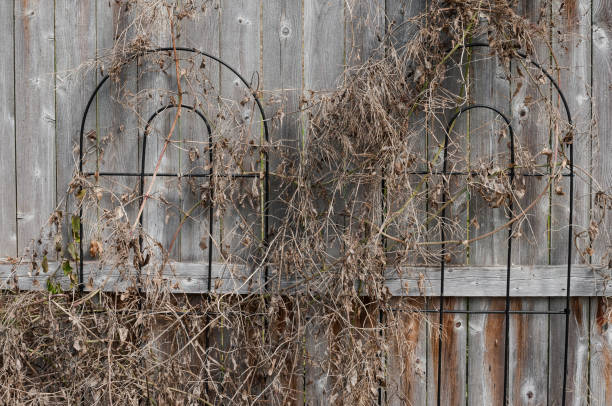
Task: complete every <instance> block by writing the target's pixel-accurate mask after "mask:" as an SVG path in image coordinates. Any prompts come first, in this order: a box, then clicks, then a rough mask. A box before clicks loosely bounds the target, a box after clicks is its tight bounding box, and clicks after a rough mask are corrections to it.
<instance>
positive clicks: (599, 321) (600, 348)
mask: <svg viewBox="0 0 612 406" xmlns="http://www.w3.org/2000/svg"><path fill="white" fill-rule="evenodd" d="M610 326H612V311H611V309H610V305H609V303H608V300H606V299H605V298H592V299H591V329H590V334H591V342H590V353H591V357H590V369H589V372H590V374H589V389H590V391H589V404H590V405H592V406H604V405H606V406H607V405H609V404H612V328H610Z"/></svg>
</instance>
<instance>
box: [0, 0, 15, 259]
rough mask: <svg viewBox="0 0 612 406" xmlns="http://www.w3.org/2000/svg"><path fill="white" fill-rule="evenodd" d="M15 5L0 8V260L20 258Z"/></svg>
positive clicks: (4, 4) (7, 2) (9, 3)
mask: <svg viewBox="0 0 612 406" xmlns="http://www.w3.org/2000/svg"><path fill="white" fill-rule="evenodd" d="M14 17H15V15H14V2H12V1H5V2H2V4H0V37H1V38H4V41H5V46H3V47H2V49H0V142H1V143H2V148H0V173H2V176H1V177H0V190H2V193H0V224H2V233H0V257H6V256H11V257H14V256H17V200H16V196H15V188H16V179H15V75H14V74H15V72H14V70H15V66H14V65H13V63H14V61H15V46H14V44H15V42H14V35H15V32H14V29H15V20H14Z"/></svg>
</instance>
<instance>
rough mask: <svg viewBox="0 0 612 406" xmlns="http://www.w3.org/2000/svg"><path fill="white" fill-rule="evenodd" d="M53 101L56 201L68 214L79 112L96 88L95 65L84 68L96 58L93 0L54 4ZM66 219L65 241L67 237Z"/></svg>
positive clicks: (92, 124) (92, 120) (91, 116)
mask: <svg viewBox="0 0 612 406" xmlns="http://www.w3.org/2000/svg"><path fill="white" fill-rule="evenodd" d="M55 20H56V22H55V36H56V38H55V64H56V69H57V73H56V79H55V85H56V88H55V98H56V117H57V121H56V127H55V128H56V132H57V142H56V148H57V151H56V157H55V159H56V162H57V163H56V165H57V202H58V203H61V206H60V208H61V209H62V210H64V211H65V212H67V213H74V212H75V200H76V199H75V196H74V194H72V195H71V194H70V193H68V192H69V183H70V181H71V180H72V177H73V175H74V172H75V170H78V147H79V131H80V129H81V118H82V113H83V111H84V110H85V105H86V104H87V101H88V99H89V97H90V94H91V92H92V91H93V90H94V89H95V87H96V71H95V66H93V67H91V66H90V67H85V64H86V63H91V61H93V60H94V59H95V57H96V37H95V35H90V32H91V29H92V27H95V25H96V4H95V1H90V0H86V1H80V2H78V3H77V4H76V5H75V3H74V2H72V1H65V0H63V1H57V2H55ZM95 107H96V106H95V105H94V106H93V108H94V110H93V111H92V112H91V114H89V115H88V116H87V122H86V123H87V125H88V126H89V127H90V128H95V127H96V114H95ZM69 222H70V218H68V216H66V218H65V224H66V225H65V226H64V229H63V238H64V241H68V240H69V238H70V232H69V230H70V229H71V228H70V226H68V224H69Z"/></svg>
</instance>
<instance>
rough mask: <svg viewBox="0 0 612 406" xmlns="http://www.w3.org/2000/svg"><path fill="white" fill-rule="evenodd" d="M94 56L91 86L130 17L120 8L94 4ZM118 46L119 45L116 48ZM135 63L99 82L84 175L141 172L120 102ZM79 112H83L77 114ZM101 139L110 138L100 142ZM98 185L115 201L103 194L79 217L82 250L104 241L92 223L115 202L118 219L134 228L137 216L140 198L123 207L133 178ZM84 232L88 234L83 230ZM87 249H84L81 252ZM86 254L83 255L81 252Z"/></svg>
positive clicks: (133, 132)
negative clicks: (93, 241)
mask: <svg viewBox="0 0 612 406" xmlns="http://www.w3.org/2000/svg"><path fill="white" fill-rule="evenodd" d="M96 19H97V23H96V56H97V57H98V58H101V59H99V62H98V63H97V64H96V82H97V83H100V81H101V80H102V78H103V77H104V76H105V75H107V74H108V73H109V72H108V71H109V69H110V66H109V63H110V62H111V61H110V60H109V59H108V58H109V57H110V56H111V51H112V48H113V46H114V44H115V40H117V39H118V38H117V37H118V36H119V35H120V34H121V33H122V32H124V30H126V29H127V27H128V26H129V22H130V16H129V14H128V11H127V10H126V9H125V7H122V6H121V4H120V3H117V2H106V1H97V2H96ZM131 35H132V34H131V33H130V32H128V33H127V35H126V37H125V38H124V39H125V40H128V41H129V40H130V37H131ZM120 45H121V44H120ZM137 80H138V64H137V61H133V62H132V63H130V64H127V65H124V66H122V68H121V71H120V72H119V75H118V81H117V82H115V81H109V82H107V83H105V84H104V87H103V88H101V89H100V91H99V92H98V95H97V100H96V105H97V112H95V113H94V112H93V111H91V112H90V113H89V114H90V115H92V114H93V115H95V116H97V117H96V123H95V126H90V125H89V124H88V125H86V127H85V134H88V133H89V132H90V131H92V130H94V131H95V132H96V140H95V141H93V142H91V141H89V140H88V141H86V143H85V145H86V149H90V148H96V153H95V154H93V156H91V157H90V158H89V159H88V160H87V161H86V162H85V165H84V168H85V170H87V171H96V170H99V171H100V172H103V171H110V172H130V173H138V172H139V171H140V148H139V146H140V140H139V136H140V135H141V134H139V130H138V117H137V113H136V110H135V109H136V106H132V108H127V107H125V106H124V105H123V104H124V103H125V101H126V100H129V99H130V98H131V97H130V96H128V95H135V94H137V93H138V82H137ZM80 114H82V112H80ZM104 139H111V140H112V141H111V142H110V143H105V142H104ZM99 184H100V185H101V186H102V187H104V188H108V189H110V190H111V191H112V192H113V193H114V194H115V197H111V196H110V194H105V195H104V197H103V199H102V201H101V202H100V207H99V209H98V210H97V211H95V210H90V211H89V216H88V217H86V218H84V219H83V224H84V230H85V247H87V243H88V241H87V240H88V239H89V238H100V239H103V238H104V237H105V235H102V232H101V231H100V229H99V228H96V227H95V224H96V223H97V222H98V221H99V216H98V214H99V213H103V211H104V209H109V208H114V207H115V206H116V205H117V204H122V205H124V209H125V212H126V214H127V218H124V219H122V220H124V221H127V222H130V223H131V224H133V222H134V221H135V217H136V213H137V212H138V204H139V200H138V199H136V200H135V201H134V202H133V203H131V204H126V203H127V202H128V201H129V197H130V196H132V197H134V196H136V193H138V192H137V191H138V178H137V177H121V176H117V177H100V179H99ZM88 230H89V231H88ZM87 251H88V250H87V249H86V252H87ZM86 255H88V254H86Z"/></svg>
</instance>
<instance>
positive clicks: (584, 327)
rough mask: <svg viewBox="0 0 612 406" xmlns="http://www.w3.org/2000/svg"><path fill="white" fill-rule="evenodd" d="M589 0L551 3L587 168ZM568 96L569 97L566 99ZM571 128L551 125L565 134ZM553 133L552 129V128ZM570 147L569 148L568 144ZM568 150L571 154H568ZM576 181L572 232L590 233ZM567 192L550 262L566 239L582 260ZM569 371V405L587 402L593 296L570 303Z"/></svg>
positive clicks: (556, 198) (580, 179)
mask: <svg viewBox="0 0 612 406" xmlns="http://www.w3.org/2000/svg"><path fill="white" fill-rule="evenodd" d="M590 5H591V2H590V1H585V0H569V1H558V0H556V1H554V2H553V4H552V12H553V14H552V18H553V20H552V22H553V30H552V39H553V52H554V55H555V61H556V62H557V63H558V64H559V66H558V67H557V68H558V69H556V70H553V72H554V76H555V78H556V79H557V80H558V83H559V86H560V87H561V90H562V91H563V92H564V94H565V95H566V98H567V102H568V104H569V107H570V109H571V113H572V119H573V121H574V125H575V131H574V143H573V147H574V161H573V164H574V166H575V167H576V168H584V169H586V168H588V167H589V165H590V160H591V136H590V130H591V103H590V102H589V101H590V83H591V52H590V50H591V47H590V41H589V39H590V38H591V12H590V11H591V10H590ZM568 96H569V97H568ZM553 102H554V103H555V105H556V106H557V108H558V109H559V113H560V114H561V117H562V119H563V120H565V119H566V117H565V111H564V109H563V105H562V104H561V101H560V99H559V96H558V95H557V94H555V93H554V91H553ZM566 130H567V129H566V128H564V127H562V126H558V127H557V126H555V127H553V131H558V132H559V133H560V134H559V136H560V137H561V138H562V137H563V136H564V134H566V132H567V131H566ZM553 134H554V132H553ZM565 151H567V147H566V148H565ZM566 153H567V152H566ZM576 172H577V175H578V176H576V178H575V179H574V213H573V221H572V223H573V227H574V229H573V234H574V235H576V234H578V233H582V235H584V236H586V230H588V227H589V206H590V194H589V183H590V180H589V179H588V178H585V177H584V175H583V174H582V173H580V172H579V171H578V170H576ZM559 186H560V187H561V189H562V193H563V194H557V193H553V194H552V195H551V226H550V227H551V230H550V241H551V253H550V259H551V264H555V265H557V264H559V265H561V264H566V263H567V249H568V239H569V238H571V245H570V246H571V251H572V263H574V264H577V263H584V262H585V259H586V260H587V261H588V258H582V257H581V256H580V253H579V252H578V251H577V250H576V247H575V244H574V241H573V236H572V237H570V236H569V235H568V228H567V224H568V215H569V205H568V199H569V180H568V179H567V178H564V179H563V180H562V181H561V182H559ZM578 241H579V245H582V247H581V250H584V249H585V248H586V247H585V246H584V245H585V242H586V241H587V239H586V238H580V239H579V240H578ZM565 308H566V300H565V299H563V298H558V299H556V298H551V299H550V309H551V310H556V311H557V310H563V309H565ZM570 311H571V315H570V316H569V317H570V324H569V342H568V344H569V347H568V373H567V377H566V379H567V387H566V403H565V404H566V405H568V406H569V405H577V406H583V405H586V404H587V402H588V391H589V385H588V379H589V377H588V370H589V366H588V362H589V361H588V357H589V322H590V321H589V317H590V314H589V299H587V298H576V299H572V300H571V304H570ZM565 327H566V320H565V316H564V315H561V316H551V317H550V326H549V328H550V332H549V337H550V339H549V377H548V403H549V404H551V405H561V403H562V395H563V365H564V351H565Z"/></svg>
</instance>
